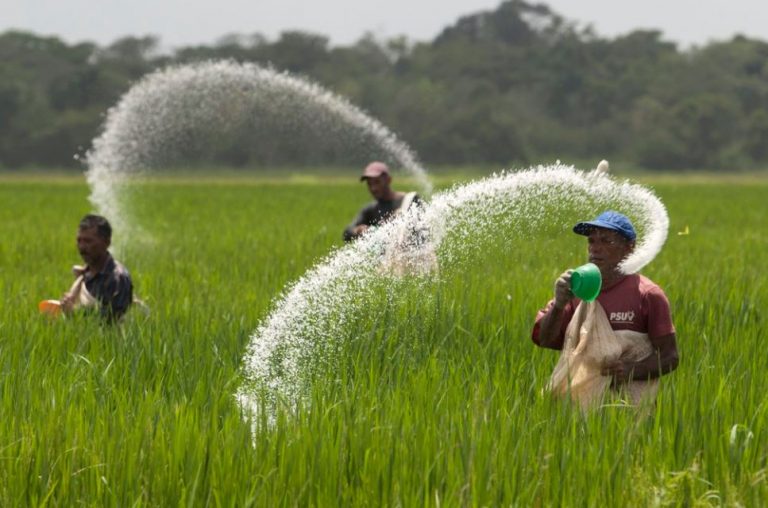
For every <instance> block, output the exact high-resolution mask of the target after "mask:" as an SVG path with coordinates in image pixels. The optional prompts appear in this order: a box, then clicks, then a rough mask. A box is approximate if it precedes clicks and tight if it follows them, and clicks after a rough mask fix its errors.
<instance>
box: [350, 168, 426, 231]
mask: <svg viewBox="0 0 768 508" xmlns="http://www.w3.org/2000/svg"><path fill="white" fill-rule="evenodd" d="M360 181H361V182H362V181H364V182H366V183H367V184H368V191H369V192H370V193H371V196H373V197H374V199H375V200H376V201H374V202H373V203H370V204H368V205H366V206H364V207H363V209H362V210H360V212H359V213H358V214H357V216H356V217H355V219H354V220H353V221H352V223H351V224H350V225H349V226H347V227H346V229H344V241H345V242H349V241H351V240H354V239H356V238H358V237H360V236H362V235H363V234H364V233H365V232H366V231H367V230H368V228H369V227H375V226H378V225H380V224H382V223H383V222H386V221H387V219H389V218H390V217H392V216H393V215H394V214H395V213H396V212H397V211H398V210H399V209H400V208H401V207H403V209H407V208H408V207H409V206H410V205H411V204H412V203H419V197H418V196H417V195H416V193H413V192H411V193H408V194H406V193H404V192H396V191H394V190H392V176H391V175H390V174H389V168H388V167H387V165H386V164H384V163H383V162H371V163H370V164H368V165H367V166H366V167H365V170H363V174H362V175H361V176H360Z"/></svg>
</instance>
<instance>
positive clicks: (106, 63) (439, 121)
mask: <svg viewBox="0 0 768 508" xmlns="http://www.w3.org/2000/svg"><path fill="white" fill-rule="evenodd" d="M159 47H160V41H159V40H158V39H157V38H156V37H154V36H145V37H125V38H121V39H118V40H116V41H115V42H113V43H111V44H109V45H107V46H105V47H100V46H98V45H97V44H94V43H91V42H82V43H77V44H67V43H65V42H64V41H62V40H61V39H59V38H57V37H41V36H38V35H35V34H32V33H27V32H21V31H7V32H4V33H2V34H0V168H10V169H20V168H25V167H35V166H37V167H39V166H43V167H78V165H79V164H81V163H80V162H78V160H77V156H78V155H82V154H83V153H85V151H86V150H87V149H88V148H89V147H90V142H91V140H92V139H93V138H94V137H95V136H96V135H98V133H99V132H100V129H101V128H102V124H103V121H104V118H105V114H106V111H107V110H108V108H109V107H111V106H113V105H114V104H115V103H116V102H117V101H118V99H119V98H120V96H121V95H122V94H123V93H125V92H126V91H127V90H128V89H129V88H130V86H131V85H132V84H133V83H135V82H136V81H138V80H139V79H140V78H141V77H142V76H143V75H145V74H146V73H148V72H151V71H153V70H155V69H158V68H161V67H165V66H167V65H170V64H182V63H189V62H195V61H203V60H210V59H231V60H235V61H239V62H255V63H258V64H261V65H271V66H273V67H274V68H277V69H284V70H287V71H290V72H293V73H297V74H301V75H304V76H307V77H309V78H310V79H312V80H313V81H316V82H318V83H320V84H322V85H323V86H325V87H326V88H328V89H330V90H332V91H334V92H336V93H338V94H340V95H342V96H344V97H346V98H348V99H349V100H350V101H351V102H352V103H354V104H356V105H358V106H360V107H361V108H363V109H364V110H366V111H368V112H369V113H370V114H372V115H373V116H375V117H376V118H378V119H379V120H381V121H382V122H383V123H384V124H385V125H387V126H388V127H389V128H390V129H392V130H393V131H394V132H396V133H397V134H398V135H399V137H400V138H401V139H403V140H405V141H406V142H407V143H409V144H410V145H411V146H412V147H413V148H414V149H415V150H416V152H417V153H418V154H419V156H420V158H421V159H422V160H423V161H424V162H425V163H427V164H452V165H458V164H479V163H492V164H496V165H501V166H517V165H521V164H527V163H530V162H536V161H539V160H552V159H554V158H561V159H567V158H578V159H600V158H613V159H619V160H624V161H627V162H631V163H633V164H636V165H638V166H641V167H645V168H648V169H653V170H667V169H686V168H706V169H714V170H722V171H731V170H738V169H744V168H755V167H765V166H766V163H767V162H768V43H766V42H764V41H761V40H755V39H749V38H746V37H742V36H736V37H734V38H733V39H731V40H728V41H721V42H712V43H709V44H707V45H705V46H702V47H694V48H692V49H687V50H681V49H679V48H678V47H677V46H676V45H675V44H674V43H672V42H669V41H667V40H665V39H664V38H663V36H662V34H661V33H660V32H658V31H646V30H644V31H634V32H631V33H628V34H626V35H622V36H619V37H615V38H604V37H599V36H597V35H596V34H595V33H594V32H593V31H592V30H591V29H590V28H588V27H587V28H584V27H580V26H578V25H577V24H575V23H572V22H569V21H568V20H566V19H564V18H563V17H562V16H560V15H558V14H557V13H555V12H553V11H552V10H551V9H549V8H548V7H547V6H545V5H542V4H531V3H527V2H525V1H522V0H509V1H506V2H503V3H501V4H500V5H499V6H498V8H496V9H495V10H492V11H484V12H478V13H474V14H471V15H467V16H465V17H462V18H460V19H459V20H457V21H456V22H455V23H454V24H452V25H451V26H448V27H446V28H445V29H444V30H443V31H442V33H440V34H439V35H438V36H437V37H436V38H435V39H434V40H432V41H428V42H418V43H413V42H411V41H409V40H407V39H406V38H403V37H399V38H393V39H388V40H380V39H378V38H376V37H375V36H374V35H373V34H366V35H364V36H363V37H361V38H360V39H359V40H358V41H357V42H356V43H354V44H352V45H349V46H331V45H330V43H329V39H328V38H327V37H325V36H323V35H318V34H313V33H307V32H300V31H289V32H284V33H282V34H281V35H280V36H279V37H278V38H277V40H274V41H270V40H268V39H267V38H265V37H263V36H261V35H259V34H254V35H240V34H233V35H228V36H225V37H223V38H221V39H220V40H218V41H217V42H215V43H214V44H211V45H201V46H189V47H182V48H179V49H176V50H174V51H173V52H172V53H161V52H160V51H159ZM220 158H221V160H220V161H218V162H221V163H224V164H227V163H233V164H236V165H258V164H259V162H260V161H258V160H252V159H250V158H248V157H243V156H242V151H240V152H239V155H238V157H237V159H236V161H233V160H228V157H227V153H226V152H225V151H224V152H222V153H221V154H220ZM270 162H271V163H285V164H291V163H295V162H297V161H295V160H291V154H290V153H289V154H285V156H284V157H283V158H282V159H279V160H275V161H270ZM302 162H307V161H302ZM317 162H318V163H326V164H328V163H333V162H334V161H317Z"/></svg>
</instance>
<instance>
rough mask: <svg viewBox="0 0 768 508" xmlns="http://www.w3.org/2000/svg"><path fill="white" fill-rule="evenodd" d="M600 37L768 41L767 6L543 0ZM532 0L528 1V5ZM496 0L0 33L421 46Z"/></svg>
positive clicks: (249, 2)
mask: <svg viewBox="0 0 768 508" xmlns="http://www.w3.org/2000/svg"><path fill="white" fill-rule="evenodd" d="M541 1H543V3H545V4H547V5H549V6H550V7H551V8H552V9H553V10H554V11H555V12H557V13H559V14H561V15H562V16H564V17H565V18H566V19H568V20H572V21H578V22H580V23H585V24H586V23H591V24H592V25H593V26H594V28H595V30H596V32H597V33H598V34H599V35H602V36H615V35H618V34H623V33H627V32H629V31H631V30H633V29H635V28H656V29H660V30H661V31H662V32H663V33H664V34H665V38H666V39H669V40H673V41H676V42H678V43H680V44H681V45H682V47H687V46H690V45H691V44H699V45H701V44H705V43H707V42H708V41H711V40H724V39H729V38H730V37H731V36H733V35H734V34H736V33H741V34H744V35H748V36H751V37H755V38H759V39H762V40H768V0H642V1H629V0H624V1H622V0H541ZM536 2H537V0H529V3H536ZM499 3H500V0H421V1H419V0H314V1H309V0H213V1H211V0H209V1H203V0H0V32H2V31H5V30H8V29H11V28H15V29H22V30H28V31H32V32H34V33H37V34H38V35H55V36H58V37H60V38H62V39H64V40H65V41H67V42H70V43H72V42H79V41H83V40H89V41H94V42H97V43H98V44H100V45H105V44H107V43H110V42H112V41H114V40H116V39H117V38H119V37H122V36H125V35H135V36H141V35H148V34H152V35H157V36H159V37H160V38H161V43H162V45H163V47H164V48H166V49H168V48H174V47H179V46H184V45H191V44H211V43H213V42H215V41H216V40H217V39H218V38H219V37H221V36H223V35H225V34H230V33H242V34H252V33H254V32H259V33H261V34H263V35H266V36H267V37H268V38H269V39H271V40H274V39H275V38H276V37H277V36H278V34H279V33H280V32H281V31H283V30H292V29H299V30H306V31H311V32H314V33H318V34H322V35H326V36H329V37H330V39H331V43H332V44H334V45H346V44H351V43H353V42H354V41H356V40H358V39H359V38H360V36H361V35H363V33H365V32H366V31H371V32H373V33H374V34H375V35H376V37H377V38H379V39H384V38H389V37H394V36H398V35H405V36H407V37H408V38H409V39H411V40H415V41H427V40H429V39H431V38H433V37H434V36H436V35H437V34H438V33H439V32H440V31H441V30H442V29H443V28H444V27H446V26H447V25H449V24H452V23H453V22H455V21H456V20H457V19H458V18H459V17H460V16H462V15H466V14H471V13H475V12H477V11H480V10H488V9H493V8H495V7H496V6H497V5H498V4H499Z"/></svg>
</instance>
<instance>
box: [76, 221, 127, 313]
mask: <svg viewBox="0 0 768 508" xmlns="http://www.w3.org/2000/svg"><path fill="white" fill-rule="evenodd" d="M111 241H112V226H110V224H109V221H107V219H105V218H104V217H101V216H100V215H86V216H85V217H83V219H82V220H81V221H80V225H79V227H78V231H77V250H78V251H79V252H80V257H82V258H83V261H85V266H84V267H80V266H76V267H74V269H73V271H74V274H75V276H76V277H77V280H76V281H75V284H74V285H73V286H72V289H70V290H69V291H68V292H67V293H65V294H64V296H63V297H62V298H61V308H62V310H63V311H64V312H65V313H71V312H72V311H73V310H74V309H75V308H76V307H81V306H82V307H91V306H93V307H98V309H99V313H100V315H101V316H102V317H103V318H104V319H106V320H107V321H116V320H118V319H120V318H122V317H123V315H124V314H125V312H126V311H127V310H128V308H129V307H130V306H131V303H132V302H133V283H132V282H131V276H130V274H129V273H128V270H126V268H125V267H124V266H123V265H121V264H120V263H118V262H117V261H115V259H114V258H113V257H112V255H111V254H110V253H109V251H108V250H107V249H108V248H109V245H110V243H111Z"/></svg>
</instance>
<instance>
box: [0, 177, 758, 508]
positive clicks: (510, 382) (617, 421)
mask: <svg viewBox="0 0 768 508" xmlns="http://www.w3.org/2000/svg"><path fill="white" fill-rule="evenodd" d="M642 182H643V183H644V184H646V185H648V186H649V187H651V188H653V189H654V191H655V192H656V194H657V195H658V196H659V197H660V198H661V199H662V201H663V202H664V204H665V205H666V206H667V209H668V212H669V217H670V231H669V233H670V234H669V238H668V240H667V242H666V244H665V247H664V249H663V250H662V251H661V253H660V254H659V255H658V256H657V257H656V258H655V260H654V261H653V262H652V263H651V264H649V265H648V266H647V267H646V268H645V269H644V270H643V273H644V274H646V275H647V276H649V277H650V278H652V279H653V280H655V281H656V282H657V283H658V284H660V285H661V286H662V287H663V288H664V289H665V291H666V293H667V295H668V297H669V299H670V302H671V306H672V312H673V319H674V322H675V326H676V328H677V335H678V346H679V349H680V354H681V363H680V367H679V368H678V369H677V370H676V371H675V372H673V373H672V374H670V375H668V376H665V377H664V378H663V380H662V388H661V391H660V394H659V397H658V400H657V403H656V405H655V407H654V408H653V409H652V410H650V411H648V412H644V413H639V412H638V411H637V410H635V409H633V408H631V407H628V406H626V405H622V404H610V405H607V406H606V407H603V408H601V409H600V410H598V411H595V412H593V413H590V414H588V415H582V414H581V413H580V412H579V411H578V410H577V409H575V408H572V407H570V406H569V405H567V404H565V403H563V402H562V401H557V400H552V399H550V398H549V397H548V396H545V395H543V394H542V388H543V387H544V385H545V384H546V381H547V379H548V377H549V374H550V373H551V371H552V368H553V367H554V365H555V363H556V361H557V357H558V353H556V352H553V351H550V350H544V349H539V348H537V347H535V346H534V345H533V344H532V342H531V340H530V329H531V326H532V322H533V318H534V316H535V314H536V312H537V310H538V309H539V308H540V307H542V306H543V305H544V304H545V303H546V302H547V300H548V299H549V298H551V292H552V285H553V283H554V280H555V278H556V277H557V275H559V274H560V273H561V272H562V271H563V270H564V269H565V268H568V267H572V266H575V265H577V264H581V263H582V262H583V261H584V259H585V255H586V247H585V241H584V239H583V238H582V237H578V236H576V235H573V234H570V233H568V232H567V231H566V232H564V233H562V234H553V232H552V231H541V232H535V231H534V232H531V233H530V234H527V235H519V236H517V237H515V238H512V239H511V240H509V241H506V242H503V243H501V244H497V243H495V242H492V241H490V242H487V244H483V243H482V240H481V239H479V240H478V241H479V244H478V245H479V246H480V247H478V248H475V249H473V250H471V256H470V257H469V258H468V259H466V260H464V262H463V263H462V264H461V266H459V267H453V268H452V267H450V266H448V267H444V269H443V270H442V271H441V277H440V280H435V281H433V282H430V283H426V284H420V285H418V286H416V285H413V286H410V285H408V284H407V283H403V284H400V286H399V287H398V288H397V291H396V292H395V293H394V294H391V293H390V294H387V295H385V296H382V298H380V299H379V300H376V299H375V298H374V299H373V300H372V301H373V302H374V304H372V305H369V308H368V310H366V311H365V312H361V313H360V315H359V316H357V317H356V319H355V320H354V321H353V322H350V323H349V326H348V335H347V336H345V337H344V338H343V340H341V341H340V342H339V344H340V345H339V347H338V350H337V351H336V357H337V361H336V362H334V363H333V365H332V367H331V368H328V367H327V366H326V368H321V369H317V371H316V372H313V373H312V384H311V387H310V388H309V392H308V393H307V395H306V398H305V399H304V400H303V401H302V402H301V403H300V404H298V406H295V407H288V406H286V407H283V408H282V409H280V410H277V411H276V412H275V413H273V414H269V415H267V414H265V413H261V414H253V413H249V412H247V411H244V410H243V409H242V408H241V407H240V405H239V404H238V401H237V399H236V397H235V394H236V393H237V391H238V389H239V388H240V387H241V385H242V382H243V375H242V366H243V365H242V363H243V357H244V354H245V351H246V348H247V346H248V343H249V340H250V337H251V334H252V333H253V331H254V330H255V329H256V328H257V326H258V325H259V323H260V322H262V320H264V319H265V318H266V317H267V316H268V315H269V313H270V311H271V310H272V309H273V306H274V302H275V299H276V298H277V297H278V296H279V295H280V294H281V292H282V291H283V290H284V288H285V287H286V284H289V283H290V282H292V281H295V280H296V279H298V278H299V277H301V276H302V274H304V273H305V272H306V271H307V270H308V269H309V268H311V267H312V266H313V265H315V264H316V263H318V262H320V261H321V260H322V259H324V258H325V257H326V256H327V255H328V254H329V253H330V252H332V251H333V250H334V249H340V248H342V247H343V245H342V242H341V230H342V229H343V227H344V226H345V225H346V224H347V223H348V222H349V220H350V219H351V218H352V217H353V216H354V214H355V213H356V211H357V210H358V208H359V207H360V206H361V205H362V204H363V203H365V202H367V201H368V200H369V197H368V195H367V192H366V190H365V188H364V187H363V186H361V185H360V184H359V183H357V182H356V179H355V177H354V175H351V176H349V178H346V179H343V178H326V177H325V176H323V175H320V176H317V175H315V176H312V175H309V176H307V177H299V178H280V177H274V178H272V177H270V178H263V177H255V176H253V177H248V176H240V177H221V178H211V177H206V178H183V179H181V178H172V177H169V178H162V179H160V178H158V179H155V180H153V181H149V182H147V183H144V184H141V186H140V188H139V189H138V190H139V192H135V193H133V195H132V197H131V200H132V208H133V210H134V216H135V218H136V220H137V221H138V222H140V224H141V227H142V233H141V234H140V235H135V236H134V237H132V238H131V241H123V242H121V239H120V238H119V237H120V234H121V231H119V230H118V231H115V237H114V239H115V241H116V242H118V243H120V244H121V245H124V247H123V248H121V249H120V251H119V254H118V256H117V257H118V258H119V259H121V260H122V261H124V262H125V264H126V265H127V266H128V268H129V269H130V270H131V273H132V275H133V277H134V281H135V284H136V292H137V294H138V296H140V297H141V298H142V299H143V300H145V301H146V302H147V304H148V306H149V308H150V311H149V312H148V313H144V312H141V311H138V310H137V309H134V311H133V312H132V314H131V315H130V316H129V319H127V320H126V322H125V323H123V324H122V326H119V327H105V326H102V325H101V324H99V323H98V322H97V321H95V320H93V319H89V318H86V317H83V316H81V317H78V316H75V317H74V318H71V319H67V320H56V321H51V320H49V319H46V318H45V317H44V316H41V315H39V314H38V311H37V302H38V301H40V300H42V299H44V298H57V297H59V296H60V295H61V293H62V292H63V291H64V290H65V289H67V288H68V287H69V285H70V283H71V281H72V275H71V273H70V267H71V265H73V264H75V263H79V262H80V259H79V257H78V254H77V250H76V248H75V244H74V240H75V232H76V226H77V222H78V221H79V219H80V217H81V216H82V215H84V214H85V213H87V212H89V211H90V206H89V203H88V199H87V196H88V192H89V189H88V187H87V186H86V184H85V183H84V181H83V179H82V178H79V177H68V176H62V177H57V178H49V177H45V176H42V177H34V178H32V177H29V178H25V177H19V176H16V177H8V176H2V175H0V203H2V206H0V221H2V231H3V235H2V236H3V238H2V241H0V302H2V303H1V304H0V393H1V394H2V399H1V402H0V411H1V412H2V418H0V506H81V505H82V506H227V507H229V506H232V507H243V506H408V507H410V506H580V507H581V506H764V505H765V504H766V502H768V375H767V374H766V373H768V354H767V353H766V344H767V342H766V341H767V339H768V319H766V312H765V309H766V308H768V282H766V281H767V280H768V277H766V273H765V271H766V267H767V266H768V233H767V232H768V201H767V200H766V195H768V180H766V179H764V178H760V177H754V178H749V179H738V178H737V179H733V178H731V179H727V180H726V179H719V178H717V177H711V178H704V179H701V178H698V179H688V178H685V177H682V176H680V177H674V178H672V177H664V178H659V179H656V180H654V179H652V178H648V177H644V179H643V180H642ZM396 183H398V184H402V187H400V188H403V187H407V185H408V183H407V182H406V183H403V182H402V181H399V180H398V181H397V182H396ZM437 183H438V187H440V186H443V187H444V186H446V185H448V180H447V179H445V180H443V181H438V182H437ZM584 218H591V217H573V220H574V221H576V220H578V219H584ZM382 291H384V292H385V293H386V292H387V290H386V289H384V290H382Z"/></svg>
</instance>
